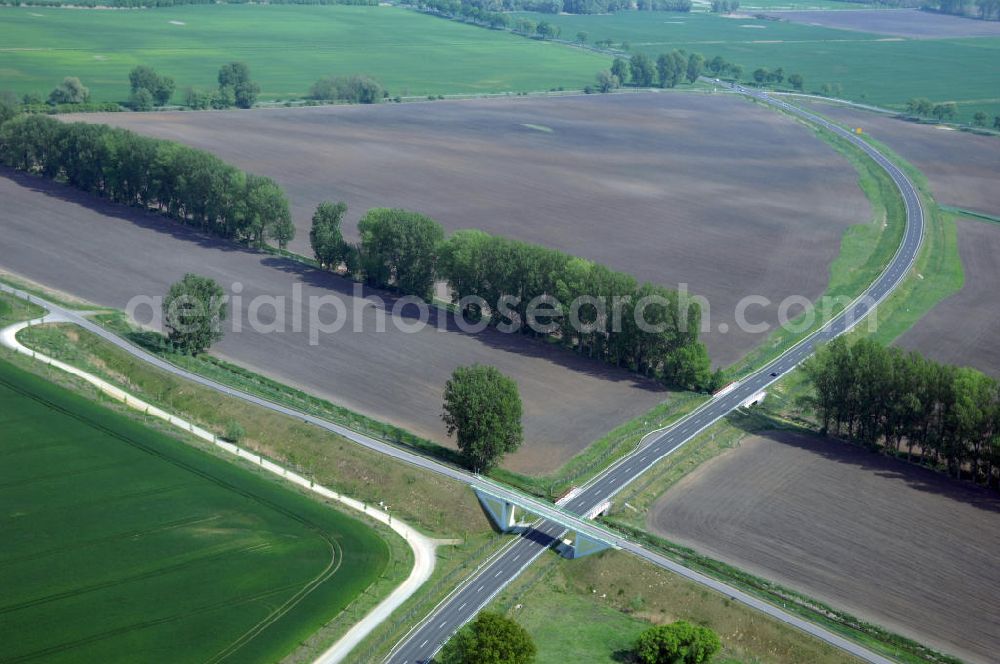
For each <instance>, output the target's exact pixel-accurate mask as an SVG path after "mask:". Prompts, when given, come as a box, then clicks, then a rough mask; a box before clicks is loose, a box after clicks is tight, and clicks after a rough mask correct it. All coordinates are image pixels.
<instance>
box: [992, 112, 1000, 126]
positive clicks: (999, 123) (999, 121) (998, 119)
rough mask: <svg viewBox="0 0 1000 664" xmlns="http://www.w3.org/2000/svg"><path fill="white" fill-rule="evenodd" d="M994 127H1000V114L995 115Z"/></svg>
mask: <svg viewBox="0 0 1000 664" xmlns="http://www.w3.org/2000/svg"><path fill="white" fill-rule="evenodd" d="M993 128H994V129H1000V115H994V116H993Z"/></svg>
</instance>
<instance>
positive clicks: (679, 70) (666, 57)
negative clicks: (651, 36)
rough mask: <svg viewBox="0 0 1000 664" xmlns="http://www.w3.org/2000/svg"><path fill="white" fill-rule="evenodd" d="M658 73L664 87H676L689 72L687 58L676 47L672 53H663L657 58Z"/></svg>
mask: <svg viewBox="0 0 1000 664" xmlns="http://www.w3.org/2000/svg"><path fill="white" fill-rule="evenodd" d="M656 73H657V75H658V76H659V79H660V85H661V86H662V87H664V88H673V87H676V86H677V84H678V83H680V82H681V79H683V78H684V75H685V74H686V73H687V60H685V58H684V55H683V54H682V53H681V52H680V51H678V50H676V49H675V50H673V51H671V52H670V53H663V54H661V55H660V57H658V58H657V59H656Z"/></svg>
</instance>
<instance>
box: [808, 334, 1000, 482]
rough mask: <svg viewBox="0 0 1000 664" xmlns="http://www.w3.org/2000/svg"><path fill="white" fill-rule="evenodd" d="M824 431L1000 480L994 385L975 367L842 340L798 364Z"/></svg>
mask: <svg viewBox="0 0 1000 664" xmlns="http://www.w3.org/2000/svg"><path fill="white" fill-rule="evenodd" d="M805 372H806V375H807V376H808V377H809V380H810V382H811V383H812V387H813V389H814V395H813V397H811V399H810V402H811V404H812V405H813V406H814V407H815V410H816V413H817V415H818V417H819V419H820V422H821V424H822V426H823V430H824V431H832V432H833V433H834V434H835V435H838V436H845V437H847V438H850V439H853V440H856V441H858V442H861V443H863V444H865V445H867V446H869V447H871V448H873V449H883V450H886V451H889V452H892V453H894V454H897V455H898V454H901V453H902V449H903V447H905V448H906V455H907V457H908V458H910V459H912V458H913V456H914V454H915V453H917V454H919V456H920V458H921V460H922V461H923V462H924V463H925V464H927V465H929V466H933V467H943V468H945V469H946V470H947V472H948V474H949V475H951V476H952V477H956V478H967V479H970V480H972V481H973V482H977V483H982V484H986V485H988V486H992V487H997V486H998V485H1000V384H998V382H997V381H996V380H994V379H993V378H991V377H989V376H987V375H985V374H982V373H980V372H978V371H976V370H975V369H969V368H965V367H961V368H960V367H953V366H949V365H945V364H938V363H936V362H933V361H931V360H928V359H926V358H924V357H923V356H921V355H920V354H919V353H914V352H906V351H903V350H901V349H899V348H886V347H884V346H881V345H879V344H878V343H876V342H874V341H871V340H869V339H860V340H858V341H855V342H854V343H851V342H848V341H847V340H846V339H844V338H843V337H840V338H838V339H835V340H834V341H831V342H830V343H829V344H827V345H826V346H825V347H823V348H821V349H820V350H819V352H817V353H816V355H815V357H813V358H812V359H810V360H809V361H808V362H806V364H805Z"/></svg>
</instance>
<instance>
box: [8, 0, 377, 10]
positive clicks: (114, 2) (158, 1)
mask: <svg viewBox="0 0 1000 664" xmlns="http://www.w3.org/2000/svg"><path fill="white" fill-rule="evenodd" d="M378 3H379V0H267V2H259V1H250V0H0V6H10V7H18V6H31V7H89V8H94V7H115V8H121V9H149V8H154V7H180V6H183V5H219V4H223V5H256V4H260V5H265V4H266V5H363V6H368V7H374V6H376V5H378Z"/></svg>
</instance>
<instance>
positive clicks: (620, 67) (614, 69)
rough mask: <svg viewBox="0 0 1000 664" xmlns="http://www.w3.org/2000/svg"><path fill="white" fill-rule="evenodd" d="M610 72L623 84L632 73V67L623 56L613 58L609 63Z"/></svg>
mask: <svg viewBox="0 0 1000 664" xmlns="http://www.w3.org/2000/svg"><path fill="white" fill-rule="evenodd" d="M611 73H612V74H613V75H614V76H616V77H618V80H619V81H621V82H622V83H623V84H624V83H625V81H627V80H628V79H629V77H630V76H631V75H632V67H631V66H630V65H629V62H628V60H626V59H625V58H615V59H614V62H612V63H611Z"/></svg>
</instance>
